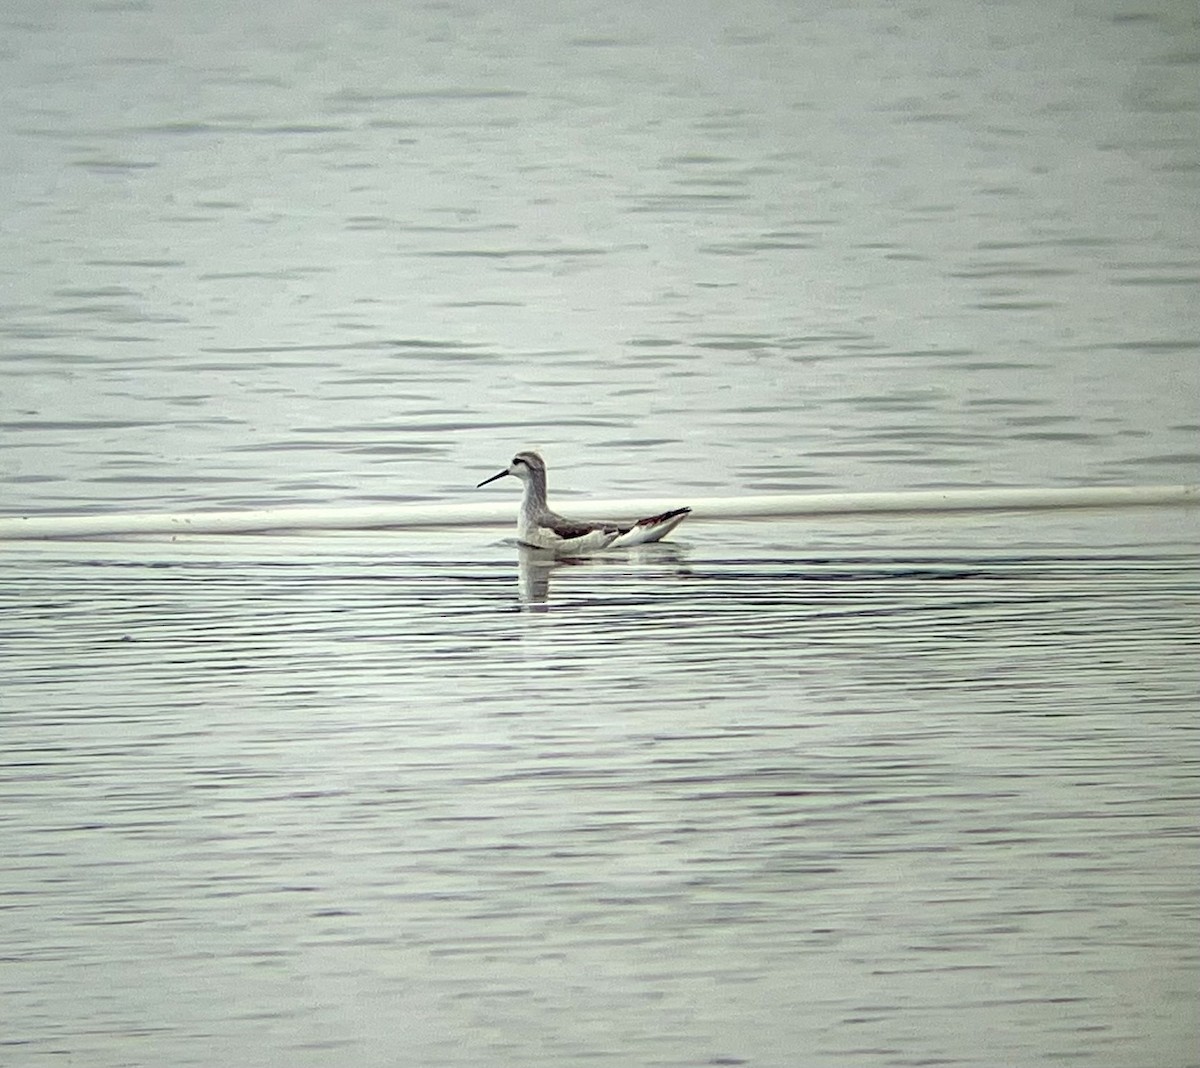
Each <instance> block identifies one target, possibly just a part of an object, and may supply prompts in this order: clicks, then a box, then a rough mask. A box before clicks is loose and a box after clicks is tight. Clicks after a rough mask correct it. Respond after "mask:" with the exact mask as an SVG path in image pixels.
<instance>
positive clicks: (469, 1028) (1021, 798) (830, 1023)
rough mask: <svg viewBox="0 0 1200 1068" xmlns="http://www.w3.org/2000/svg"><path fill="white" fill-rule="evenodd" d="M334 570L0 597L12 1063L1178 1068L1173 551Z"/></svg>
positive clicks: (1185, 743) (1188, 740)
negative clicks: (51, 1014) (335, 1058)
mask: <svg viewBox="0 0 1200 1068" xmlns="http://www.w3.org/2000/svg"><path fill="white" fill-rule="evenodd" d="M239 544H241V545H244V546H248V547H249V552H250V553H251V555H249V556H248V555H246V550H242V551H240V552H239V549H238V547H237V546H238V545H239ZM327 544H328V543H321V542H317V541H311V540H310V541H307V542H306V541H305V540H304V539H294V540H292V541H284V542H281V543H280V548H281V550H282V551H281V552H280V553H279V554H278V555H270V554H269V553H266V550H265V548H264V546H269V545H270V542H269V540H268V541H266V542H263V541H257V542H247V541H245V539H243V540H242V541H241V542H240V543H238V542H236V541H235V542H231V543H229V548H227V549H221V550H220V551H217V550H212V551H210V550H207V549H204V548H203V547H201V548H200V549H199V550H197V551H191V552H189V551H188V550H186V548H175V547H172V546H170V545H164V546H159V547H155V546H147V547H145V548H144V549H142V550H140V551H141V552H143V553H144V554H145V555H144V557H142V558H140V559H139V550H138V549H137V548H136V547H126V548H125V549H123V550H121V552H119V553H118V552H117V550H115V549H114V550H113V551H112V552H110V553H109V554H108V555H99V556H95V555H94V554H93V547H86V546H85V547H80V549H78V550H75V549H72V548H71V547H68V546H55V547H53V548H40V549H37V550H32V549H27V550H25V551H24V552H23V555H22V557H21V560H20V567H19V568H18V567H13V568H8V569H6V571H5V573H4V590H5V593H6V596H7V598H8V599H9V600H10V603H8V604H7V605H6V606H5V611H4V614H3V631H4V634H3V640H4V643H5V646H6V650H7V653H6V659H5V676H6V685H5V705H4V713H3V723H4V727H5V732H6V743H7V744H6V747H5V768H4V772H3V780H2V783H3V785H2V789H3V793H4V805H3V811H4V813H5V821H6V854H7V858H8V866H9V872H10V875H9V878H8V882H7V889H6V891H5V892H4V896H3V900H4V904H5V916H6V924H7V931H8V934H7V935H6V954H7V956H8V959H9V961H14V962H20V963H19V965H18V966H16V967H15V968H14V970H13V971H12V973H11V976H10V978H9V980H8V982H7V984H6V989H7V990H8V994H7V995H6V1000H7V1003H8V1009H7V1010H6V1011H7V1013H8V1016H9V1025H8V1033H9V1037H8V1044H9V1048H10V1050H14V1051H15V1052H16V1053H17V1055H18V1056H21V1055H29V1056H30V1057H35V1056H40V1055H43V1054H45V1053H46V1052H47V1051H49V1050H50V1049H51V1048H52V1047H53V1048H61V1047H64V1046H65V1047H69V1048H71V1049H72V1050H74V1051H75V1052H76V1053H77V1054H78V1055H83V1056H87V1058H88V1061H89V1063H90V1064H94V1065H99V1066H104V1065H109V1064H116V1063H119V1061H120V1056H121V1055H120V1054H119V1053H118V1052H115V1050H116V1047H114V1046H113V1045H112V1042H113V1039H112V1037H111V1036H113V1035H121V1036H125V1038H126V1040H128V1039H130V1038H136V1039H137V1041H138V1042H140V1043H142V1048H143V1049H147V1050H150V1051H152V1052H153V1053H154V1057H153V1058H152V1059H154V1060H155V1061H156V1062H158V1063H168V1062H169V1063H191V1062H192V1060H193V1059H194V1057H195V1055H196V1046H195V1043H196V1042H197V1041H198V1039H197V1036H198V1035H203V1036H204V1038H203V1049H204V1056H205V1057H208V1058H211V1057H212V1055H213V1053H214V1051H215V1052H216V1053H217V1054H219V1055H220V1056H224V1055H225V1054H226V1053H229V1054H230V1055H232V1053H233V1051H235V1050H239V1049H240V1050H242V1052H243V1054H245V1053H246V1051H247V1050H249V1051H250V1052H251V1053H254V1052H259V1053H264V1054H266V1051H268V1050H272V1051H273V1053H271V1054H270V1055H268V1056H267V1057H266V1060H268V1061H270V1060H273V1059H274V1060H277V1061H278V1062H279V1063H283V1060H282V1059H286V1061H287V1063H290V1064H314V1065H315V1064H322V1063H327V1058H328V1056H329V1055H330V1053H329V1051H330V1050H331V1049H333V1050H338V1051H339V1053H338V1055H339V1056H342V1057H347V1058H351V1059H354V1061H355V1063H369V1064H376V1063H378V1064H382V1063H385V1062H387V1061H389V1060H395V1058H396V1057H397V1056H399V1057H401V1059H408V1060H410V1061H412V1062H414V1063H415V1062H420V1063H426V1064H443V1065H459V1066H461V1065H472V1064H480V1065H482V1064H492V1065H494V1064H512V1065H518V1064H520V1065H534V1064H546V1065H550V1064H555V1065H561V1064H582V1063H585V1062H588V1063H596V1062H597V1061H599V1062H601V1063H611V1064H625V1063H629V1062H630V1061H631V1060H636V1061H638V1062H650V1061H656V1062H657V1061H662V1062H664V1063H665V1062H668V1061H671V1062H678V1063H690V1064H691V1063H694V1064H703V1063H726V1062H729V1063H734V1062H739V1061H740V1062H745V1063H754V1064H766V1065H771V1066H780V1068H782V1066H783V1065H785V1064H790V1063H794V1061H793V1060H792V1058H793V1057H794V1053H795V1051H796V1050H797V1049H808V1050H811V1051H812V1053H813V1056H814V1057H815V1058H817V1060H818V1062H828V1063H833V1062H835V1061H836V1062H838V1063H847V1064H883V1063H888V1064H900V1063H907V1061H908V1060H909V1059H910V1058H912V1057H914V1056H919V1057H921V1058H923V1059H939V1060H942V1061H945V1062H948V1063H955V1064H962V1065H981V1066H982V1065H991V1064H995V1063H998V1061H1003V1062H1004V1063H1006V1064H1013V1065H1029V1066H1032V1065H1035V1064H1039V1063H1045V1061H1046V1060H1047V1059H1049V1058H1054V1057H1059V1056H1072V1057H1083V1058H1085V1059H1087V1060H1088V1062H1089V1063H1095V1064H1117V1063H1133V1062H1139V1063H1145V1062H1149V1061H1153V1062H1154V1063H1156V1064H1159V1065H1178V1066H1180V1068H1182V1066H1183V1065H1184V1064H1186V1063H1187V1060H1188V1057H1190V1052H1188V1051H1190V1050H1191V1049H1192V1046H1191V1043H1190V1038H1189V1034H1190V1028H1189V1025H1188V1023H1187V1016H1186V1013H1185V1012H1184V1010H1183V1006H1185V1005H1187V1004H1188V1003H1189V1001H1190V999H1191V993H1192V989H1193V984H1192V979H1193V978H1194V974H1195V955H1194V947H1193V939H1192V937H1191V936H1192V932H1193V930H1194V921H1195V902H1194V885H1193V883H1194V880H1193V878H1192V874H1193V872H1192V863H1191V859H1192V857H1194V848H1195V826H1194V812H1193V811H1192V809H1193V805H1194V797H1195V794H1196V783H1197V772H1198V770H1200V767H1198V765H1200V761H1198V759H1197V753H1196V748H1195V744H1194V738H1193V736H1192V733H1193V732H1192V731H1191V730H1190V723H1191V718H1192V713H1193V712H1194V701H1195V692H1196V687H1197V669H1196V667H1195V664H1196V663H1197V662H1198V660H1200V658H1198V657H1197V653H1198V652H1200V648H1198V647H1200V634H1198V628H1197V625H1196V619H1197V618H1200V563H1198V562H1197V561H1196V560H1195V558H1194V556H1192V555H1180V554H1178V553H1147V552H1144V551H1143V552H1120V553H1118V552H1113V551H1108V552H1094V551H1093V552H1088V553H1082V554H1081V553H1075V554H1071V553H1064V552H1062V551H1056V552H1051V551H1042V552H1012V553H1009V554H1006V555H996V554H994V553H993V554H987V555H984V554H980V553H977V552H976V553H969V552H939V553H930V552H926V553H918V552H906V553H900V554H892V555H891V556H890V557H887V558H881V557H880V556H878V555H866V554H854V553H837V554H819V555H817V554H810V555H803V556H801V555H796V554H784V553H771V552H761V551H760V552H758V553H752V554H745V553H735V554H721V553H715V554H712V555H701V554H700V553H698V552H696V551H695V550H693V549H689V548H688V547H687V546H686V545H677V546H671V545H669V544H668V545H663V546H660V547H649V548H653V549H657V550H659V551H655V552H650V551H646V552H643V553H641V554H638V555H631V556H628V557H622V558H614V559H613V560H611V561H607V562H605V561H599V560H598V561H593V562H591V563H587V564H582V565H563V566H558V567H555V568H553V569H551V573H550V574H549V575H548V576H544V577H545V578H547V581H546V582H545V584H544V585H541V584H538V583H530V582H527V581H522V576H521V575H520V574H519V572H518V562H517V560H516V559H514V558H513V556H512V552H513V551H512V550H509V549H505V548H503V547H501V548H500V549H499V550H498V551H496V550H493V551H489V552H488V553H487V554H485V555H480V554H478V553H476V554H475V555H473V556H472V555H470V554H468V555H466V556H464V557H462V558H460V559H450V560H447V559H444V558H439V557H438V556H433V555H430V554H428V553H424V552H422V551H420V550H409V551H407V552H404V553H400V554H396V555H384V554H381V553H374V552H372V553H365V554H360V553H359V552H357V551H353V550H350V551H346V550H345V549H344V545H347V544H349V545H353V542H345V543H335V544H334V546H333V548H326V547H323V546H325V545H327ZM305 545H307V552H306V553H305V552H299V553H298V552H297V550H299V549H300V548H301V547H302V546H305ZM253 546H258V548H257V549H255V548H253ZM89 554H91V555H89ZM498 557H500V558H499V559H498ZM530 590H533V591H536V593H537V595H538V596H537V597H535V598H534V599H532V600H524V601H523V600H522V595H523V594H524V595H528V593H529V592H530ZM98 976H103V982H97V977H98ZM111 990H121V991H124V992H125V993H124V994H123V995H122V996H119V997H116V998H114V997H111V996H109V993H108V992H109V991H111ZM167 990H169V991H170V994H169V996H167V995H166V994H165V993H164V992H165V991H167ZM47 1004H50V1005H52V1006H58V1007H60V1008H62V1009H63V1010H64V1011H62V1012H58V1013H55V1016H56V1018H57V1019H59V1020H60V1023H59V1024H58V1025H57V1026H56V1027H55V1029H54V1034H53V1035H49V1034H47V1033H46V1032H45V1030H44V1028H43V1027H42V1025H41V1024H40V1023H39V1022H38V1021H39V1019H41V1018H42V1015H43V1014H44V1011H45V1009H44V1006H45V1005H47ZM363 1005H369V1006H371V1007H372V1011H371V1012H370V1013H369V1014H366V1015H364V1014H363V1013H362V1011H361V1010H362V1006H363ZM39 1006H43V1008H39ZM67 1006H69V1007H70V1011H69V1012H67V1011H65V1010H66V1007H67ZM66 1019H69V1020H71V1021H73V1022H72V1023H70V1024H67V1025H63V1024H62V1023H61V1021H62V1020H66ZM617 1019H619V1020H620V1021H621V1027H620V1028H619V1029H618V1030H616V1031H614V1030H613V1028H612V1026H611V1024H612V1021H614V1020H617ZM396 1021H413V1022H412V1024H411V1025H410V1024H409V1023H407V1022H406V1023H404V1024H403V1025H400V1024H398V1023H397V1022H396ZM966 1021H969V1026H967V1025H966ZM981 1033H982V1034H986V1035H987V1036H988V1041H987V1042H986V1043H985V1044H984V1045H983V1046H982V1047H981V1046H980V1044H979V1042H978V1036H979V1034H981ZM281 1058H282V1059H281ZM264 1063H265V1061H264Z"/></svg>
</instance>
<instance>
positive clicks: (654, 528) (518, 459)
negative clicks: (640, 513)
mask: <svg viewBox="0 0 1200 1068" xmlns="http://www.w3.org/2000/svg"><path fill="white" fill-rule="evenodd" d="M505 475H513V476H514V477H516V478H519V479H520V480H521V481H522V482H524V483H525V495H524V497H523V498H522V499H521V514H520V517H519V518H518V520H517V537H518V539H519V540H520V541H521V542H522V543H523V544H525V545H532V546H533V547H534V548H535V549H550V550H552V551H553V552H555V553H556V554H559V555H565V556H569V555H571V554H573V553H574V554H581V555H586V554H587V553H595V552H599V551H600V550H601V549H623V548H625V547H626V546H628V545H644V544H646V542H651V541H658V540H660V539H661V538H665V537H666V536H667V535H668V534H670V533H671V531H672V530H674V529H675V528H676V527H677V526H679V524H680V523H682V522H683V521H684V519H686V518H687V515H688V513H689V512H690V511H691V509H690V508H673V509H671V510H670V511H669V512H663V513H662V514H661V515H652V516H649V517H647V518H646V519H638V520H635V521H634V522H632V523H607V522H601V523H593V522H587V521H584V520H578V519H567V518H565V517H564V516H561V515H559V514H558V513H557V512H554V511H551V509H550V507H549V506H548V505H547V504H546V465H545V463H544V462H543V461H542V458H541V457H540V456H539V455H538V454H537V453H536V452H519V453H517V454H516V456H514V457H513V458H512V463H510V464H509V465H508V466H507V467H506V468H505V469H504V470H503V471H498V472H497V473H496V474H494V475H492V477H491V478H485V479H484V480H483V481H482V482H480V483H479V486H486V485H487V484H488V483H489V482H495V481H496V479H498V478H503V477H504V476H505ZM479 486H476V487H475V488H476V489H479Z"/></svg>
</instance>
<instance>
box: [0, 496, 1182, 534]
mask: <svg viewBox="0 0 1200 1068" xmlns="http://www.w3.org/2000/svg"><path fill="white" fill-rule="evenodd" d="M1197 502H1200V486H1091V487H1084V488H1069V487H1067V488H1061V489H963V490H958V489H956V490H923V491H915V492H908V493H774V494H770V495H767V496H757V497H701V498H692V499H690V500H689V499H688V498H687V495H686V494H680V495H679V496H678V497H677V498H676V497H671V498H662V499H654V500H625V501H570V502H569V508H568V511H570V513H571V514H572V516H577V517H578V518H580V519H613V518H615V519H631V518H634V517H636V516H642V515H655V514H656V513H658V512H665V511H667V510H668V509H670V508H678V507H680V506H681V505H683V504H688V505H690V506H691V509H692V517H691V518H692V520H693V521H694V520H697V519H765V518H795V517H799V516H811V515H867V514H871V513H883V512H908V513H916V512H978V511H1027V510H1032V509H1055V508H1120V507H1149V506H1155V505H1194V504H1196V503H1197ZM516 514H517V504H516V502H515V501H512V500H506V501H481V502H478V503H475V502H472V503H469V504H393V505H377V506H370V507H345V508H338V507H330V508H262V509H255V510H248V511H241V512H187V513H181V514H176V515H161V514H153V513H149V514H143V513H125V514H107V513H98V514H94V515H29V516H21V515H16V516H13V515H10V516H0V541H5V540H8V541H14V540H22V539H30V538H103V537H114V536H119V535H143V534H144V535H161V534H245V533H251V532H255V531H265V530H371V529H380V528H386V527H391V528H395V529H401V530H403V529H409V528H416V527H464V526H498V525H508V524H510V523H513V522H515V519H516Z"/></svg>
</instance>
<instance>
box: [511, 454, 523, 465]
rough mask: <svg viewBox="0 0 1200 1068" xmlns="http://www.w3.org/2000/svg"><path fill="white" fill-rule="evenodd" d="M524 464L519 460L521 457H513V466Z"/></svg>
mask: <svg viewBox="0 0 1200 1068" xmlns="http://www.w3.org/2000/svg"><path fill="white" fill-rule="evenodd" d="M524 462H525V461H524V460H522V459H521V457H519V456H514V457H513V463H514V464H523V463H524Z"/></svg>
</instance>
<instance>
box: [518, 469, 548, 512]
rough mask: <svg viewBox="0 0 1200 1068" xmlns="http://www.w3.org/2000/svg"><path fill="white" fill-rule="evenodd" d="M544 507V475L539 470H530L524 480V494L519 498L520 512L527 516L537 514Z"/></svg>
mask: <svg viewBox="0 0 1200 1068" xmlns="http://www.w3.org/2000/svg"><path fill="white" fill-rule="evenodd" d="M545 507H546V476H545V474H544V473H543V472H541V471H530V472H529V478H528V479H526V480H525V495H524V496H523V497H522V498H521V512H522V514H524V515H527V516H533V515H537V513H538V512H540V511H541V510H542V509H544V508H545Z"/></svg>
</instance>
